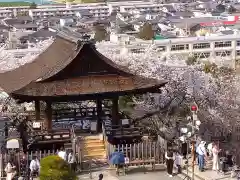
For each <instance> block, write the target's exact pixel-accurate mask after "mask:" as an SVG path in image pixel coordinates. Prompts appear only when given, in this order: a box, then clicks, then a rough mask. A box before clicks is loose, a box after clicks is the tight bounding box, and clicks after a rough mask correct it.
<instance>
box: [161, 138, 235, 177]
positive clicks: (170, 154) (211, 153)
mask: <svg viewBox="0 0 240 180" xmlns="http://www.w3.org/2000/svg"><path fill="white" fill-rule="evenodd" d="M182 147H183V148H182V151H181V153H179V152H178V151H177V150H174V148H173V147H172V146H169V147H168V148H167V151H166V152H165V159H166V165H167V173H168V175H169V177H172V176H173V168H174V167H176V169H177V172H178V173H179V172H181V167H182V165H183V164H182V162H183V161H182V160H183V159H188V157H187V151H189V149H188V148H187V146H186V143H183V146H182ZM195 152H196V161H197V164H198V167H199V170H200V171H204V169H205V164H206V163H205V162H206V161H210V160H211V161H212V170H214V171H222V172H224V171H226V169H228V168H231V167H233V165H234V163H233V155H232V154H231V153H230V152H229V151H226V152H223V151H222V150H221V149H220V148H219V145H218V143H209V144H208V146H206V142H205V141H199V143H196V147H195ZM220 152H222V153H221V154H222V155H223V156H222V157H220V155H219V153H220Z"/></svg>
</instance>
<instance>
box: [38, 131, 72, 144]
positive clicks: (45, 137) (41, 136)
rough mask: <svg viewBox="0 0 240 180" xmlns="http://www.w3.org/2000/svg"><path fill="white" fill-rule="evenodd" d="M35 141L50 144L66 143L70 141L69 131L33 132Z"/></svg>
mask: <svg viewBox="0 0 240 180" xmlns="http://www.w3.org/2000/svg"><path fill="white" fill-rule="evenodd" d="M35 134H36V137H35V138H36V139H37V142H38V143H46V142H47V143H50V142H66V141H68V140H70V139H71V131H70V130H66V129H64V130H61V129H60V130H58V131H42V130H39V131H37V130H36V131H35Z"/></svg>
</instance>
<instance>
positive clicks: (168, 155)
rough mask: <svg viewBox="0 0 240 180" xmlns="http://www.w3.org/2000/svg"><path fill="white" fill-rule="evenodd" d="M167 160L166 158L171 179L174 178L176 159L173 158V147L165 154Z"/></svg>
mask: <svg viewBox="0 0 240 180" xmlns="http://www.w3.org/2000/svg"><path fill="white" fill-rule="evenodd" d="M165 158H166V164H167V173H168V175H169V177H172V175H173V163H174V157H173V149H172V148H171V147H169V148H168V149H167V151H166V152H165Z"/></svg>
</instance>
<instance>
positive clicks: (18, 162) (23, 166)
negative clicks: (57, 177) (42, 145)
mask: <svg viewBox="0 0 240 180" xmlns="http://www.w3.org/2000/svg"><path fill="white" fill-rule="evenodd" d="M58 151H59V150H51V151H50V150H49V151H31V152H27V153H26V154H23V153H21V152H8V153H7V152H4V153H1V154H0V173H1V174H0V177H5V176H6V174H5V172H4V169H5V167H6V165H7V163H8V162H9V161H13V163H14V165H15V166H16V168H17V172H19V173H18V176H23V177H27V175H28V174H29V165H30V162H31V160H32V159H33V158H34V157H37V158H38V159H39V160H41V159H42V158H44V157H46V156H49V155H56V154H58ZM23 157H25V158H24V159H23ZM76 163H77V169H78V170H81V153H80V151H77V152H76Z"/></svg>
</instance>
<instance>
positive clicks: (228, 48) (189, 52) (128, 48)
mask: <svg viewBox="0 0 240 180" xmlns="http://www.w3.org/2000/svg"><path fill="white" fill-rule="evenodd" d="M113 36H117V35H113ZM117 38H118V41H119V42H118V43H119V44H124V46H120V47H121V48H122V49H121V51H122V50H123V51H124V52H125V53H127V52H132V53H145V52H146V51H147V49H148V48H149V47H151V48H152V49H153V50H154V51H155V52H157V54H158V55H159V57H161V58H168V59H169V58H174V59H186V58H187V57H189V56H194V57H196V58H197V59H198V60H201V61H210V62H214V63H216V64H218V65H222V66H231V67H235V61H236V60H238V59H240V35H239V34H232V35H221V36H205V37H186V38H174V39H162V40H154V41H143V40H138V39H136V40H133V39H132V40H126V37H124V39H125V40H126V42H124V43H123V42H122V38H121V37H117ZM111 39H114V40H115V41H112V42H113V43H111V45H112V47H116V48H117V46H118V47H119V45H117V44H118V43H116V41H117V39H116V38H114V37H110V40H111ZM128 39H129V38H128Z"/></svg>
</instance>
